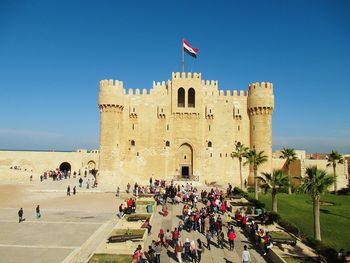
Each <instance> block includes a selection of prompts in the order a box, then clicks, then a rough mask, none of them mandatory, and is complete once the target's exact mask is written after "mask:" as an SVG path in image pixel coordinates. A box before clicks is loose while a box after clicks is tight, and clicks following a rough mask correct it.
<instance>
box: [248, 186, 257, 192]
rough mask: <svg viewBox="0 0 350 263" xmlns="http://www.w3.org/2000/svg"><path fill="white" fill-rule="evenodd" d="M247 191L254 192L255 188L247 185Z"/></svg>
mask: <svg viewBox="0 0 350 263" xmlns="http://www.w3.org/2000/svg"><path fill="white" fill-rule="evenodd" d="M247 190H248V193H255V188H254V187H248V189H247Z"/></svg>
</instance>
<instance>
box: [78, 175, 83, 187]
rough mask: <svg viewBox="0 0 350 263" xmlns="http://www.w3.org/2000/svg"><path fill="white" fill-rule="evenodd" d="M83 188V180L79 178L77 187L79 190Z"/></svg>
mask: <svg viewBox="0 0 350 263" xmlns="http://www.w3.org/2000/svg"><path fill="white" fill-rule="evenodd" d="M82 186H83V178H81V177H80V178H79V187H80V188H81V187H82Z"/></svg>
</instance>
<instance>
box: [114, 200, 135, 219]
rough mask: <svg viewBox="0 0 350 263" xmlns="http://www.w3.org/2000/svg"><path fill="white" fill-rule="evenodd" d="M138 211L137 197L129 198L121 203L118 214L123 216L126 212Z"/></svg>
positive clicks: (120, 216)
mask: <svg viewBox="0 0 350 263" xmlns="http://www.w3.org/2000/svg"><path fill="white" fill-rule="evenodd" d="M131 213H136V200H135V198H129V199H128V200H126V201H125V202H124V203H122V204H120V205H119V212H118V213H117V216H118V217H119V218H122V217H123V215H124V214H131Z"/></svg>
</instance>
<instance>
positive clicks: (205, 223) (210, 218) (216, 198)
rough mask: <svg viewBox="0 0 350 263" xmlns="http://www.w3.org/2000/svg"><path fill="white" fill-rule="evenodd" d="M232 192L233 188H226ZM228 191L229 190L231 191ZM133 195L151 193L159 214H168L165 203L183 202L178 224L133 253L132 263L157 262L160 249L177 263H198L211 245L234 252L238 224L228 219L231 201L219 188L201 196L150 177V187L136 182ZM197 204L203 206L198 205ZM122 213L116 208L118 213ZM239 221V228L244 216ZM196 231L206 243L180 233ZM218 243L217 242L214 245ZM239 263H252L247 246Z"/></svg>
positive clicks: (189, 188)
mask: <svg viewBox="0 0 350 263" xmlns="http://www.w3.org/2000/svg"><path fill="white" fill-rule="evenodd" d="M229 189H231V190H232V186H231V187H230V186H229ZM231 190H230V191H231ZM127 191H130V184H128V186H127ZM133 192H134V194H135V195H136V196H138V195H140V194H142V193H152V194H153V195H154V198H155V200H156V203H157V205H160V206H162V209H161V211H162V212H161V214H162V215H163V216H165V217H166V216H167V215H168V209H167V204H168V203H171V204H173V205H178V204H180V203H183V207H182V214H181V215H180V217H181V219H182V220H181V221H179V224H178V225H177V226H176V227H175V228H174V229H172V230H170V229H166V231H164V229H163V228H161V229H160V231H159V233H158V240H153V241H152V243H151V245H150V246H149V247H148V250H145V251H144V252H142V248H141V246H139V247H138V248H137V249H136V250H135V253H134V256H133V260H134V261H133V262H135V263H136V262H137V263H139V262H145V258H146V259H147V261H148V262H156V263H159V262H160V254H161V252H162V249H163V248H164V249H166V250H167V251H168V254H169V253H173V254H174V255H175V257H176V258H177V261H178V262H183V261H185V262H189V261H191V262H201V259H202V253H203V252H204V250H205V249H208V250H210V249H211V244H215V243H216V247H218V248H220V249H224V248H225V246H226V245H225V243H227V244H228V247H227V248H228V249H229V250H234V241H235V239H236V233H235V229H234V226H235V224H233V222H235V223H236V222H238V221H237V218H236V215H235V216H234V217H233V216H231V213H232V207H231V204H230V202H227V201H226V200H225V198H224V193H223V191H222V190H219V189H218V188H215V189H214V188H212V189H210V191H206V190H203V191H201V192H200V193H199V192H198V189H197V188H196V187H194V186H193V185H192V184H191V183H187V184H185V185H179V184H177V185H176V184H173V182H170V183H168V184H167V183H166V182H165V181H157V180H156V181H155V182H153V180H152V178H150V184H149V186H146V187H145V186H144V187H142V186H140V185H138V184H137V183H135V185H134V188H133ZM199 202H201V203H202V204H200V205H199ZM120 212H121V210H120V209H119V213H120ZM226 214H227V217H226V220H227V219H228V220H227V224H226V225H225V226H226V227H227V231H224V229H223V226H224V223H223V218H224V217H225V216H226ZM237 217H238V219H239V220H240V226H242V224H244V223H245V224H246V220H244V219H243V217H241V218H240V217H239V216H237ZM183 231H187V232H191V231H196V232H198V233H201V234H202V235H203V236H204V237H205V240H206V243H203V242H202V240H201V239H200V238H197V239H191V240H190V239H189V238H185V239H183V238H182V232H183ZM215 241H217V242H215ZM242 262H244V263H247V262H251V259H250V253H249V251H248V248H247V246H245V247H244V251H243V253H242Z"/></svg>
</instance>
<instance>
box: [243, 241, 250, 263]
mask: <svg viewBox="0 0 350 263" xmlns="http://www.w3.org/2000/svg"><path fill="white" fill-rule="evenodd" d="M251 262H252V260H251V258H250V253H249V251H248V247H247V245H244V250H243V252H242V263H251Z"/></svg>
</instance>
